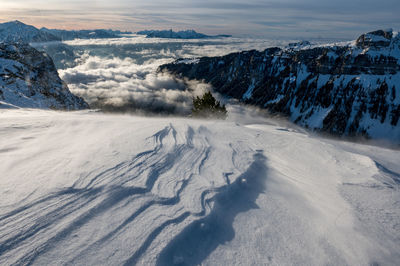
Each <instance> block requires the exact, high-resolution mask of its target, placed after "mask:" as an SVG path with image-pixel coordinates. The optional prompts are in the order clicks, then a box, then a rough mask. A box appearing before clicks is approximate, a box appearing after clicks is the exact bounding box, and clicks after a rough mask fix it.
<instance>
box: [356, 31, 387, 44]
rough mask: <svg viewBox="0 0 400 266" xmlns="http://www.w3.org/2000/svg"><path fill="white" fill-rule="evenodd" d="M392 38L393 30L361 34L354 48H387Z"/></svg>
mask: <svg viewBox="0 0 400 266" xmlns="http://www.w3.org/2000/svg"><path fill="white" fill-rule="evenodd" d="M393 37H394V32H393V29H386V30H376V31H371V32H368V33H364V34H362V35H361V36H360V37H358V39H357V40H356V46H358V47H361V48H367V47H387V46H389V45H390V43H391V41H392V39H393Z"/></svg>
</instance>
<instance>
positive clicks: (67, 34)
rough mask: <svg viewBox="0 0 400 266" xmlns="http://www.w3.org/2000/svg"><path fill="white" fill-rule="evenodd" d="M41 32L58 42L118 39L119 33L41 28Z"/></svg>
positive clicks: (101, 30)
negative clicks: (54, 37)
mask: <svg viewBox="0 0 400 266" xmlns="http://www.w3.org/2000/svg"><path fill="white" fill-rule="evenodd" d="M40 30H41V31H42V32H47V33H49V34H52V35H54V36H57V38H59V39H60V40H63V41H67V40H74V39H104V38H120V34H122V32H120V31H112V30H103V29H97V30H57V29H47V28H41V29H40Z"/></svg>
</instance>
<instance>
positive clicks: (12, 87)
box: [0, 43, 89, 110]
mask: <svg viewBox="0 0 400 266" xmlns="http://www.w3.org/2000/svg"><path fill="white" fill-rule="evenodd" d="M1 107H27V108H45V109H48V108H51V109H61V110H77V109H84V108H88V107H89V106H88V104H87V103H86V102H85V101H84V100H83V99H82V98H80V97H77V96H75V95H73V94H72V93H71V92H70V91H69V89H68V87H67V85H66V84H65V83H64V82H63V81H62V80H61V79H60V77H59V76H58V73H57V70H56V68H55V66H54V63H53V61H52V60H51V58H50V57H49V56H48V55H47V54H45V53H42V52H39V51H37V50H36V49H34V48H32V47H31V46H29V45H28V44H22V43H13V44H10V43H0V108H1Z"/></svg>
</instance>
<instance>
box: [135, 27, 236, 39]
mask: <svg viewBox="0 0 400 266" xmlns="http://www.w3.org/2000/svg"><path fill="white" fill-rule="evenodd" d="M137 34H139V35H146V37H147V38H171V39H204V38H211V37H230V35H217V36H209V35H205V34H203V33H198V32H196V31H194V30H184V31H177V32H176V31H173V30H172V29H171V30H143V31H138V32H137Z"/></svg>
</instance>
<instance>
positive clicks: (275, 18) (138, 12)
mask: <svg viewBox="0 0 400 266" xmlns="http://www.w3.org/2000/svg"><path fill="white" fill-rule="evenodd" d="M399 14H400V1H399V0H379V1H377V0H335V1H332V0H262V1H261V0H246V1H243V0H241V1H238V0H230V1H227V0H152V1H150V0H86V1H84V0H0V22H5V21H9V20H15V19H18V20H21V21H23V22H25V23H28V24H32V25H35V26H38V27H41V26H46V27H49V28H66V29H83V28H113V29H122V30H131V31H137V30H142V29H166V28H173V29H189V28H190V29H192V28H193V29H195V30H197V31H200V32H204V33H208V34H216V33H221V34H222V33H224V34H233V35H237V36H243V35H250V36H262V37H271V38H319V37H321V38H345V39H346V38H347V39H353V38H355V37H357V35H359V34H360V33H362V32H366V31H371V30H375V29H378V28H394V29H395V30H399V29H400V15H399Z"/></svg>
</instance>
